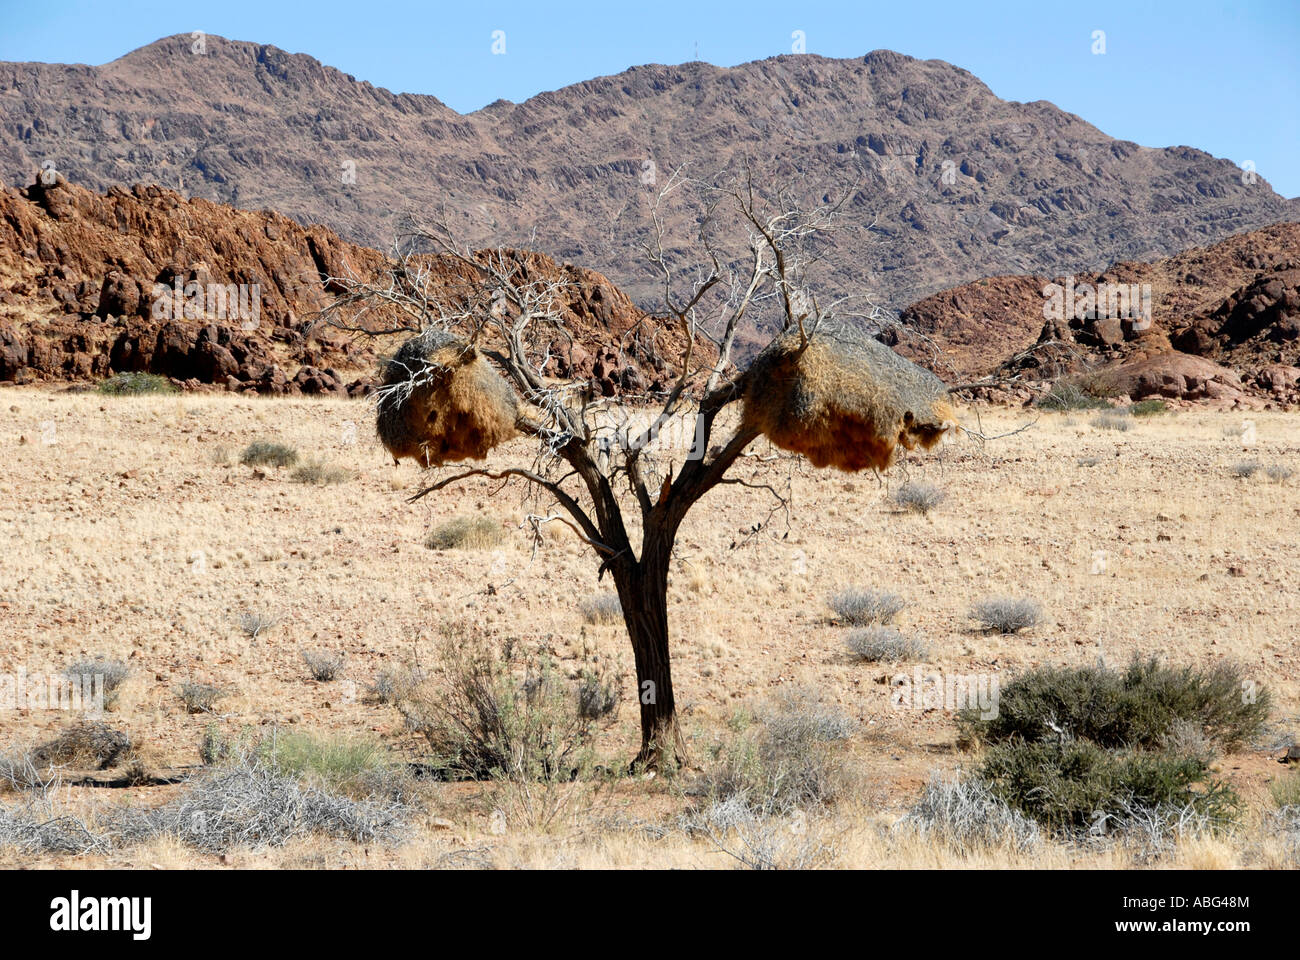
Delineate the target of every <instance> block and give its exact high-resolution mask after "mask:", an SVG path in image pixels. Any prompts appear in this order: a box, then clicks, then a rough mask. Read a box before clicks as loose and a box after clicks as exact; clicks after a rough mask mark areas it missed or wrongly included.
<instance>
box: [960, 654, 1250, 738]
mask: <svg viewBox="0 0 1300 960" xmlns="http://www.w3.org/2000/svg"><path fill="white" fill-rule="evenodd" d="M1244 691H1245V688H1244V687H1243V679H1242V674H1241V670H1240V668H1238V667H1234V666H1231V665H1229V664H1216V665H1215V666H1213V667H1210V668H1208V669H1199V668H1196V667H1171V666H1164V665H1162V664H1161V663H1160V661H1159V660H1158V659H1157V658H1154V657H1153V658H1151V659H1148V660H1142V659H1134V660H1133V662H1132V663H1131V664H1129V666H1128V667H1127V668H1126V669H1124V670H1113V669H1110V668H1108V667H1103V666H1091V667H1039V668H1037V669H1034V670H1030V671H1028V672H1026V673H1023V674H1021V675H1020V676H1018V677H1016V678H1015V679H1014V680H1012V681H1011V682H1010V683H1009V684H1007V685H1006V686H1004V687H1003V688H1002V689H1001V690H1000V692H999V700H998V710H997V715H996V716H995V717H993V718H991V719H987V720H985V719H981V718H980V712H979V711H978V710H975V709H968V710H963V711H961V712H960V713H959V714H958V718H957V722H958V725H959V727H960V728H961V731H962V733H963V735H964V736H965V737H967V738H968V739H972V740H978V741H983V742H985V743H1003V742H1007V741H1010V740H1014V739H1021V740H1025V741H1029V742H1036V741H1039V740H1044V739H1054V738H1056V737H1057V736H1058V735H1060V734H1062V733H1063V734H1064V735H1065V736H1068V737H1073V738H1077V739H1080V740H1088V741H1091V742H1093V743H1095V744H1097V745H1099V746H1102V747H1116V748H1119V747H1134V748H1145V749H1156V748H1159V747H1162V746H1164V745H1165V744H1166V742H1167V741H1168V739H1169V738H1170V737H1171V736H1174V735H1175V734H1177V733H1178V732H1179V729H1180V727H1182V726H1183V725H1190V726H1192V727H1194V728H1195V729H1196V730H1198V731H1200V732H1201V733H1203V734H1204V735H1205V736H1206V737H1208V738H1210V740H1212V741H1213V742H1215V743H1216V744H1217V745H1219V746H1220V747H1222V748H1224V749H1233V748H1235V747H1238V746H1240V745H1241V744H1242V743H1244V742H1245V741H1247V740H1249V739H1251V738H1252V737H1254V736H1256V735H1258V734H1259V733H1260V731H1262V729H1263V726H1264V723H1265V721H1266V719H1267V717H1268V711H1269V706H1270V703H1271V696H1270V694H1269V691H1268V690H1264V689H1260V690H1257V691H1255V692H1254V693H1253V695H1252V696H1246V695H1245V692H1244ZM1053 727H1055V728H1056V729H1053Z"/></svg>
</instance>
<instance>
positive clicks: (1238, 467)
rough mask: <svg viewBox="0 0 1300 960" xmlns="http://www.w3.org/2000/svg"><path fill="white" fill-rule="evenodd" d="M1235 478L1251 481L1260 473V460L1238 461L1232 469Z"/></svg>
mask: <svg viewBox="0 0 1300 960" xmlns="http://www.w3.org/2000/svg"><path fill="white" fill-rule="evenodd" d="M1231 470H1232V475H1233V476H1234V477H1241V478H1242V479H1243V480H1249V479H1250V478H1251V477H1253V476H1254V475H1255V474H1256V473H1258V472H1259V461H1258V460H1238V461H1237V462H1236V463H1234V464H1233V465H1232V467H1231Z"/></svg>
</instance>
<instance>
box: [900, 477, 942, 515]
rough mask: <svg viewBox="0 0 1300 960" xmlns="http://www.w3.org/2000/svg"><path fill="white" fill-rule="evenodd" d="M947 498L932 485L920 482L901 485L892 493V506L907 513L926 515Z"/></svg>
mask: <svg viewBox="0 0 1300 960" xmlns="http://www.w3.org/2000/svg"><path fill="white" fill-rule="evenodd" d="M947 498H948V495H947V494H946V493H944V492H943V491H942V490H940V489H939V488H938V487H936V486H935V485H934V484H933V483H924V482H920V481H918V482H915V483H904V484H901V485H900V486H899V487H898V489H897V490H895V491H894V505H895V506H897V507H898V508H899V509H900V510H905V511H907V512H908V513H920V514H928V513H929V512H930V511H931V510H933V509H935V508H936V507H937V506H939V505H940V504H941V503H943V502H944V500H946V499H947Z"/></svg>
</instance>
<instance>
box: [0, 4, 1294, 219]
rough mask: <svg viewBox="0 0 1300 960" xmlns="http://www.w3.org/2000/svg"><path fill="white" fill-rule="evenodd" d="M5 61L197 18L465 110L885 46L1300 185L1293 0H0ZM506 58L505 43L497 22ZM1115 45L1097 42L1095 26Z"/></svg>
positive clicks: (147, 36) (1159, 142)
mask: <svg viewBox="0 0 1300 960" xmlns="http://www.w3.org/2000/svg"><path fill="white" fill-rule="evenodd" d="M0 22H2V23H3V25H4V26H3V28H0V60H43V61H52V62H65V63H92V64H98V63H104V62H106V61H109V60H113V59H115V58H117V57H119V56H121V55H122V54H124V53H126V52H128V51H130V50H133V49H135V48H136V47H139V46H143V45H144V44H146V43H149V42H151V41H153V40H156V39H158V38H159V37H163V36H168V35H170V34H175V33H188V32H190V31H193V30H203V31H206V32H208V33H214V34H220V35H221V36H225V37H231V38H234V39H239V40H251V41H255V42H260V43H273V44H275V45H276V46H279V47H283V48H284V49H286V50H290V51H292V52H295V53H309V54H311V55H312V56H314V57H316V58H317V59H319V60H322V61H324V62H325V63H328V64H330V65H331V66H335V67H338V68H339V69H341V70H344V71H346V72H347V73H351V74H353V75H355V76H356V77H358V78H359V79H362V80H368V81H370V82H371V83H374V84H377V85H379V86H382V87H387V88H388V89H390V90H393V91H395V92H406V93H428V94H433V95H434V96H436V97H438V98H439V99H441V100H443V101H444V102H445V103H447V104H448V105H450V106H451V107H453V108H454V109H456V110H460V111H462V112H466V111H469V110H474V109H477V108H479V107H481V106H484V105H485V104H488V103H491V102H492V101H493V100H496V99H497V98H505V99H507V100H515V101H519V100H524V99H527V98H528V97H529V96H532V95H533V94H535V93H539V92H541V91H543V90H553V89H555V88H557V87H562V86H564V85H566V84H569V83H574V82H576V81H579V80H585V79H588V78H590V77H593V76H600V75H602V74H610V73H618V72H619V71H621V70H624V69H626V68H627V67H629V66H632V65H634V64H641V63H680V62H683V61H687V60H692V59H695V58H696V50H697V46H696V45H697V44H698V57H699V59H701V60H706V61H708V62H710V63H714V64H719V65H724V66H729V65H732V64H736V63H743V62H745V61H748V60H758V59H762V58H763V57H768V56H772V55H774V54H779V53H789V52H791V45H792V39H791V34H792V33H793V32H794V31H796V30H801V31H803V34H804V36H805V38H806V40H805V42H806V49H807V51H808V52H809V53H818V54H822V55H823V56H828V57H857V56H861V55H862V54H864V53H867V52H868V51H870V50H874V49H878V48H887V49H891V50H897V51H899V52H901V53H906V54H909V55H911V56H914V57H922V58H930V57H936V58H939V59H942V60H947V61H950V62H951V63H955V64H957V65H958V66H961V67H965V68H966V69H968V70H970V71H971V72H972V73H974V74H975V75H976V76H978V77H979V78H980V79H981V80H983V81H984V82H985V83H987V84H988V85H989V86H990V87H991V88H992V89H993V92H994V93H996V94H997V95H998V96H1001V97H1004V98H1007V99H1011V100H1050V101H1052V102H1053V103H1055V104H1056V105H1057V106H1059V107H1061V108H1063V109H1065V110H1069V111H1071V112H1072V113H1077V114H1079V115H1080V116H1081V117H1083V118H1084V119H1085V120H1087V121H1089V122H1090V123H1093V124H1095V125H1096V126H1098V127H1100V128H1101V129H1102V130H1103V131H1105V132H1106V133H1107V134H1109V135H1111V136H1114V137H1120V138H1123V139H1126V140H1135V141H1137V142H1138V143H1141V144H1144V145H1146V146H1156V147H1159V146H1170V145H1176V144H1187V145H1190V146H1194V147H1199V148H1201V149H1203V150H1207V151H1209V152H1210V153H1213V154H1214V155H1216V156H1221V157H1227V158H1229V159H1231V160H1233V161H1235V162H1237V163H1243V162H1245V161H1250V162H1253V163H1254V165H1255V168H1256V169H1257V170H1258V171H1259V173H1260V175H1262V176H1263V177H1264V178H1265V179H1267V180H1268V181H1269V182H1270V183H1271V184H1272V185H1273V187H1274V189H1276V190H1277V191H1278V192H1279V193H1282V194H1283V195H1285V196H1290V197H1294V196H1297V195H1300V0H1273V2H1269V0H1260V2H1236V3H1229V2H1203V0H1186V2H1181V3H1164V2H1149V0H1128V2H1121V3H1111V2H1092V3H1086V4H1076V3H1058V2H1055V0H1038V2H1036V3H1031V2H1022V3H1021V2H1007V3H998V2H989V3H973V2H971V0H962V2H957V3H948V2H942V0H912V2H906V0H888V2H875V0H858V2H844V3H813V2H806V3H799V4H792V3H788V2H787V3H767V2H761V0H756V2H734V0H713V2H702V0H696V2H694V3H678V2H674V0H655V2H649V0H606V2H603V3H565V2H563V0H549V2H540V0H533V2H530V3H512V2H504V0H498V2H493V3H485V2H481V0H480V2H471V3H467V2H464V0H459V2H455V3H443V2H428V3H396V2H380V0H367V2H364V3H363V2H357V0H346V2H332V0H316V2H313V3H310V4H307V3H268V2H266V0H262V2H246V0H226V2H224V3H212V4H201V5H200V4H182V3H176V2H174V0H171V2H138V3H132V2H121V3H109V2H80V0H59V2H57V3H32V2H28V0H0ZM496 30H502V31H504V32H505V51H506V52H505V55H504V56H499V55H493V53H492V34H493V31H496ZM1097 30H1101V31H1104V32H1105V46H1106V52H1105V53H1104V54H1101V55H1098V54H1094V53H1093V46H1094V40H1093V32H1094V31H1097Z"/></svg>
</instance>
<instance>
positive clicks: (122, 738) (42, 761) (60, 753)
mask: <svg viewBox="0 0 1300 960" xmlns="http://www.w3.org/2000/svg"><path fill="white" fill-rule="evenodd" d="M130 751H131V738H130V736H128V735H127V734H126V733H124V732H123V731H121V730H114V729H112V728H111V727H109V726H108V725H107V724H104V723H100V722H98V721H93V720H87V721H83V722H81V723H78V724H76V725H74V726H73V727H71V728H69V729H67V730H65V731H63V732H62V733H60V734H59V735H58V736H57V737H55V738H54V739H53V740H51V741H50V742H49V743H46V744H43V745H41V746H39V747H37V748H36V749H35V750H33V751H32V752H31V759H32V761H33V762H34V763H36V764H38V765H40V766H47V767H48V766H60V765H63V764H72V765H75V766H80V767H97V768H99V769H100V770H107V769H108V768H109V767H111V766H114V765H115V764H117V763H118V762H120V761H121V760H122V759H123V758H124V757H125V756H126V755H127V754H129V753H130Z"/></svg>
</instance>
